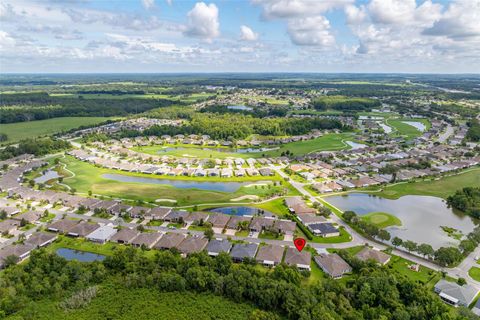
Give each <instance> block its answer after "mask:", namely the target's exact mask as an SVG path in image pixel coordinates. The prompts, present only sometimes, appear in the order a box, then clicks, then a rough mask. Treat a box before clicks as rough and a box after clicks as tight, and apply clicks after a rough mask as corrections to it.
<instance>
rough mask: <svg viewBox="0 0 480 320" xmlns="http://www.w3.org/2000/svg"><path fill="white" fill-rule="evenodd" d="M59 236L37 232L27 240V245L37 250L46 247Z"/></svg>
mask: <svg viewBox="0 0 480 320" xmlns="http://www.w3.org/2000/svg"><path fill="white" fill-rule="evenodd" d="M57 237H58V236H57V235H56V234H53V233H49V232H35V233H33V234H32V235H31V236H30V237H29V238H28V239H27V240H25V244H29V245H31V246H33V247H35V248H40V247H44V246H46V245H48V244H50V243H52V242H53V241H55V239H57Z"/></svg>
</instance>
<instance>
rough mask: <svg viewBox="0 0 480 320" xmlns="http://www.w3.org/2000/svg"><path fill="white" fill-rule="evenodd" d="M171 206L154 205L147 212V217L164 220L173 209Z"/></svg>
mask: <svg viewBox="0 0 480 320" xmlns="http://www.w3.org/2000/svg"><path fill="white" fill-rule="evenodd" d="M171 210H172V209H170V208H164V207H154V208H152V209H150V211H149V212H148V213H147V214H146V217H150V219H152V220H163V218H165V216H166V215H167V214H168V213H169V212H170V211H171Z"/></svg>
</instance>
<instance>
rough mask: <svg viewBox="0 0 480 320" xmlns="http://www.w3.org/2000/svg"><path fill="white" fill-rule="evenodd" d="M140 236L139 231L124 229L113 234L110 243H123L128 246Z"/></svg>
mask: <svg viewBox="0 0 480 320" xmlns="http://www.w3.org/2000/svg"><path fill="white" fill-rule="evenodd" d="M139 234H140V231H138V230H136V229H130V228H124V229H121V230H119V231H118V232H117V233H116V234H114V235H113V236H112V237H111V238H110V241H112V242H116V243H123V244H129V243H131V242H132V241H133V239H135V238H136V237H137V236H138V235H139Z"/></svg>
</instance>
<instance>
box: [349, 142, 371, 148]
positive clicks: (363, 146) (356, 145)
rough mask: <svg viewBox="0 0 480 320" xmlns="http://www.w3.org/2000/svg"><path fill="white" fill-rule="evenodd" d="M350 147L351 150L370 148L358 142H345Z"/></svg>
mask: <svg viewBox="0 0 480 320" xmlns="http://www.w3.org/2000/svg"><path fill="white" fill-rule="evenodd" d="M345 142H346V143H347V144H348V145H349V146H350V147H351V149H353V150H355V149H362V148H366V147H368V146H367V145H366V144H361V143H357V142H353V141H345Z"/></svg>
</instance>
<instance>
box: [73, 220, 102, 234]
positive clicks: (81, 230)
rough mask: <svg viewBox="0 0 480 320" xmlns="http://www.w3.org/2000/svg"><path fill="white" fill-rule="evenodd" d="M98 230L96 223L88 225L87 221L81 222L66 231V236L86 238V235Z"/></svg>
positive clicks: (98, 226)
mask: <svg viewBox="0 0 480 320" xmlns="http://www.w3.org/2000/svg"><path fill="white" fill-rule="evenodd" d="M98 228H100V225H99V224H98V223H89V222H87V221H81V222H80V223H78V224H77V225H75V226H74V227H73V228H71V229H70V230H68V233H67V236H70V237H86V236H87V235H88V234H90V233H92V232H93V231H95V230H97V229H98Z"/></svg>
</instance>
